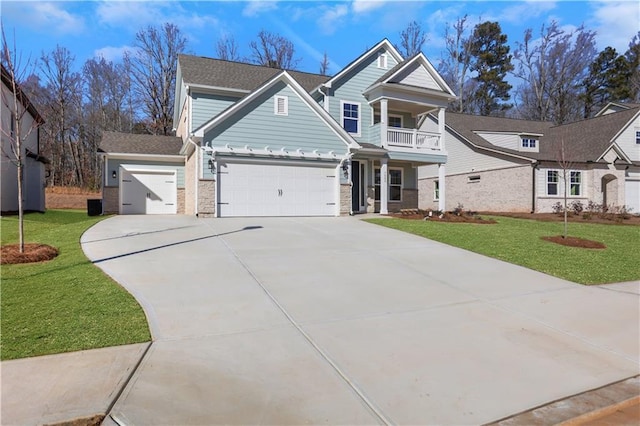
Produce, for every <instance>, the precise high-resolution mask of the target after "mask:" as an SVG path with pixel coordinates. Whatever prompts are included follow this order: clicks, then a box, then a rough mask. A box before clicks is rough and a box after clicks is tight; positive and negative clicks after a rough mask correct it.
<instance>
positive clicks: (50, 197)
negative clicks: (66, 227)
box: [45, 186, 102, 210]
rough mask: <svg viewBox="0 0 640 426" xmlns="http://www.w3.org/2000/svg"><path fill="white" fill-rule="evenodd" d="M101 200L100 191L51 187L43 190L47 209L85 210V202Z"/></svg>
mask: <svg viewBox="0 0 640 426" xmlns="http://www.w3.org/2000/svg"><path fill="white" fill-rule="evenodd" d="M100 198H102V194H101V193H100V191H89V190H87V189H84V188H77V187H66V186H53V187H47V188H46V189H45V204H46V207H47V208H48V209H78V210H84V209H86V208H87V200H94V199H100Z"/></svg>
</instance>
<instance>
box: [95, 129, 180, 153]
mask: <svg viewBox="0 0 640 426" xmlns="http://www.w3.org/2000/svg"><path fill="white" fill-rule="evenodd" d="M180 148H182V139H180V138H178V137H175V136H158V135H139V134H134V133H119V132H103V133H102V141H101V142H100V147H99V148H98V151H100V152H106V153H121V154H150V155H180Z"/></svg>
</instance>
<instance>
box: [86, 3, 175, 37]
mask: <svg viewBox="0 0 640 426" xmlns="http://www.w3.org/2000/svg"><path fill="white" fill-rule="evenodd" d="M165 5H166V4H163V3H162V2H143V1H133V2H123V1H102V2H100V3H99V4H98V7H97V8H96V15H97V17H98V21H99V22H100V23H101V24H103V25H109V26H112V27H123V28H127V29H128V30H130V31H137V30H138V29H140V28H142V27H144V26H147V25H155V24H160V23H162V22H165V19H164V17H163V16H162V10H163V8H164V7H165Z"/></svg>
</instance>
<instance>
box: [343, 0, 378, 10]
mask: <svg viewBox="0 0 640 426" xmlns="http://www.w3.org/2000/svg"><path fill="white" fill-rule="evenodd" d="M385 3H386V0H353V3H352V4H351V7H352V9H353V11H354V13H366V12H370V11H372V10H375V9H378V8H380V7H382V6H384V4H385Z"/></svg>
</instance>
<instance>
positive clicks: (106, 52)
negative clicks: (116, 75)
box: [93, 46, 135, 62]
mask: <svg viewBox="0 0 640 426" xmlns="http://www.w3.org/2000/svg"><path fill="white" fill-rule="evenodd" d="M134 50H135V48H134V47H131V46H120V47H115V46H105V47H101V48H100V49H96V50H94V51H93V55H94V57H96V58H104V59H105V60H107V61H111V62H120V61H121V60H122V58H123V57H124V53H125V52H127V51H128V52H133V51H134Z"/></svg>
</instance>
